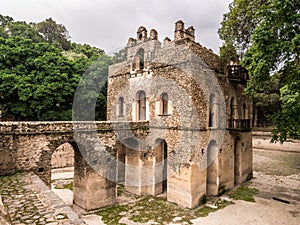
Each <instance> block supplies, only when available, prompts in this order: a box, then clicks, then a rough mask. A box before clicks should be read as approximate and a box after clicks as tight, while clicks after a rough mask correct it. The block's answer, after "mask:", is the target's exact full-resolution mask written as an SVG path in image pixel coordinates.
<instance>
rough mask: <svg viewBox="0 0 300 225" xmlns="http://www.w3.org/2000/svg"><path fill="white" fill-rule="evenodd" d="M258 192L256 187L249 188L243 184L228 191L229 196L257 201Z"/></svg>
mask: <svg viewBox="0 0 300 225" xmlns="http://www.w3.org/2000/svg"><path fill="white" fill-rule="evenodd" d="M257 193H258V190H257V189H255V188H249V187H247V186H246V185H242V186H240V187H238V188H237V189H235V190H232V191H230V192H228V196H229V197H230V198H232V199H235V200H244V201H247V202H255V200H254V196H255V195H256V194H257Z"/></svg>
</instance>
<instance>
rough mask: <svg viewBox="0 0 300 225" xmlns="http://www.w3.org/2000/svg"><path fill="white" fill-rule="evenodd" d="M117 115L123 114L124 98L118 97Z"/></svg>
mask: <svg viewBox="0 0 300 225" xmlns="http://www.w3.org/2000/svg"><path fill="white" fill-rule="evenodd" d="M118 109H119V110H118V116H124V98H123V97H120V98H119V100H118Z"/></svg>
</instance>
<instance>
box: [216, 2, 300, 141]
mask: <svg viewBox="0 0 300 225" xmlns="http://www.w3.org/2000/svg"><path fill="white" fill-rule="evenodd" d="M299 21H300V2H299V1H298V0H234V1H233V2H232V3H231V4H230V6H229V12H228V13H226V14H225V15H224V18H223V21H222V23H221V28H220V29H219V36H220V38H221V39H222V40H224V45H223V46H222V48H221V50H222V51H220V52H221V54H222V56H223V57H224V58H227V60H230V59H236V58H237V59H238V60H241V63H242V65H244V66H245V67H247V69H248V70H249V73H250V76H251V80H250V82H248V84H247V88H246V93H247V94H250V95H255V94H256V95H257V93H259V92H261V91H262V90H265V85H266V83H268V82H270V80H271V78H272V76H274V74H275V73H276V74H277V75H278V76H279V85H278V89H279V94H278V97H279V102H280V104H279V106H278V105H276V104H273V105H272V110H271V112H270V114H269V117H270V118H271V120H272V123H273V124H274V125H275V128H274V130H273V140H280V141H285V140H286V138H287V137H288V136H289V135H295V134H296V135H300V114H299V110H300V91H299V90H300V79H299V75H300V74H299V71H300V63H299V51H300V50H299V49H300V25H299ZM265 94H267V92H265ZM273 97H274V96H273ZM276 98H277V97H276ZM267 107H269V106H267Z"/></svg>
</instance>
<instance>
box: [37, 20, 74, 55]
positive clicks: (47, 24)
mask: <svg viewBox="0 0 300 225" xmlns="http://www.w3.org/2000/svg"><path fill="white" fill-rule="evenodd" d="M34 27H35V29H36V30H37V31H38V32H39V34H41V35H42V36H43V37H44V38H45V40H46V41H47V42H49V43H51V44H53V45H54V46H56V47H58V48H61V49H64V50H68V49H70V45H71V43H70V42H69V41H68V39H69V38H70V36H69V32H68V30H67V28H66V27H65V26H64V25H62V24H57V23H56V22H55V21H54V20H53V19H52V18H49V19H46V20H45V21H43V22H40V23H37V24H34Z"/></svg>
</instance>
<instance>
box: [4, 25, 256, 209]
mask: <svg viewBox="0 0 300 225" xmlns="http://www.w3.org/2000/svg"><path fill="white" fill-rule="evenodd" d="M247 79H248V75H247V71H246V70H245V69H243V68H242V67H241V66H239V65H236V64H234V63H232V64H231V65H224V64H223V63H222V62H221V60H220V58H219V56H218V55H216V54H214V53H213V52H212V51H211V50H209V49H206V48H205V47H203V46H201V45H200V44H199V43H196V42H195V30H194V28H193V27H189V28H185V27H184V23H183V22H182V21H178V22H177V23H176V25H175V32H174V39H173V40H171V39H170V38H165V40H164V43H163V44H162V43H160V42H159V41H158V33H157V31H156V30H153V29H152V30H151V31H150V33H149V34H148V32H147V30H146V28H144V27H140V28H139V29H138V31H137V37H136V38H130V39H129V40H128V45H127V60H126V61H125V62H122V63H118V64H115V65H112V66H110V67H109V77H108V98H107V117H108V118H107V119H108V121H103V122H99V121H90V120H92V118H94V117H93V116H94V115H91V118H90V120H88V119H86V118H85V119H84V120H80V119H79V120H78V121H65V122H60V121H53V122H40V121H37V122H8V121H5V122H0V155H1V160H0V175H8V174H13V173H15V172H17V171H32V172H35V173H36V174H37V175H38V176H39V177H40V178H41V179H42V180H43V181H44V182H45V183H46V184H47V185H49V186H50V180H51V169H52V167H54V166H55V165H51V161H52V160H51V159H53V161H55V160H60V158H64V157H65V156H66V157H69V158H72V157H73V161H74V191H73V195H74V198H73V202H74V204H75V205H77V206H79V207H81V208H83V209H85V210H93V209H98V208H101V207H104V206H107V205H112V204H115V203H116V183H124V185H125V188H126V189H127V190H128V191H129V192H132V193H135V194H138V195H160V194H162V193H164V194H165V195H166V196H167V200H168V201H170V202H175V203H177V204H178V205H180V206H183V207H187V208H194V207H196V206H198V205H199V204H201V203H202V202H203V201H205V198H206V196H208V195H217V194H219V193H221V192H223V191H225V190H228V189H231V188H233V187H234V186H236V185H238V184H240V183H242V182H244V181H245V180H247V179H249V178H251V176H252V142H251V141H252V140H251V139H252V133H251V129H250V124H251V123H250V121H251V119H252V118H251V111H252V103H251V101H250V100H249V99H248V98H246V96H244V95H243V89H244V85H245V83H246V81H247ZM79 90H81V89H80V88H79ZM82 90H85V88H82ZM77 92H78V90H77V91H76V95H78V93H77ZM79 94H80V93H79ZM75 97H76V96H75ZM84 103H85V102H84ZM81 104H82V102H79V106H80V107H78V108H77V107H76V101H74V102H73V110H75V111H76V110H77V111H76V112H82V111H84V113H83V114H84V115H86V114H89V115H90V114H93V113H92V112H93V108H92V107H94V106H93V105H86V106H84V107H82V105H81ZM90 104H92V103H90ZM94 108H95V107H94ZM66 143H69V144H70V145H68V146H72V148H73V152H68V151H65V150H66V149H65V150H62V148H59V146H62V145H63V144H66ZM53 161H52V162H53ZM73 161H72V162H73ZM70 162H71V161H70ZM68 163H69V162H67V161H63V165H61V164H60V165H59V166H65V165H67V164H68ZM53 164H55V163H53Z"/></svg>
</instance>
